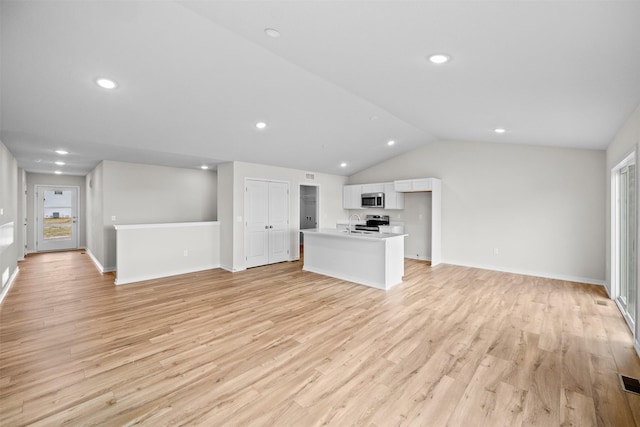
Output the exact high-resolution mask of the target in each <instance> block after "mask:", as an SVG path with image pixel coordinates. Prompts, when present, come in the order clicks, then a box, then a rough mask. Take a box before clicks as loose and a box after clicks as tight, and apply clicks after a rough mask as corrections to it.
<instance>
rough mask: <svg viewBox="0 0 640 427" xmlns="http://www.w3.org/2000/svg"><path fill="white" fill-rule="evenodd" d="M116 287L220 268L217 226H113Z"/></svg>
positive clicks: (212, 224)
mask: <svg viewBox="0 0 640 427" xmlns="http://www.w3.org/2000/svg"><path fill="white" fill-rule="evenodd" d="M116 233H117V260H118V261H117V268H118V270H117V277H116V285H122V284H125V283H131V282H139V281H142V280H150V279H157V278H160V277H168V276H175V275H178V274H186V273H193V272H196V271H202V270H210V269H213V268H218V267H220V223H219V222H213V221H212V222H180V223H176V224H167V223H164V224H142V225H116Z"/></svg>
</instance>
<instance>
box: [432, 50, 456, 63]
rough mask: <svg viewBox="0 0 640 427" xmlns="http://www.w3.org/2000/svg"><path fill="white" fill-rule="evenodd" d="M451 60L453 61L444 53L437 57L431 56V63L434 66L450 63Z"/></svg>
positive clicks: (437, 54)
mask: <svg viewBox="0 0 640 427" xmlns="http://www.w3.org/2000/svg"><path fill="white" fill-rule="evenodd" d="M450 60H451V57H450V56H449V55H445V54H443V53H436V54H435V55H431V56H430V57H429V61H431V62H432V63H434V64H444V63H445V62H449V61H450Z"/></svg>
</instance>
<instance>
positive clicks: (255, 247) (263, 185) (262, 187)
mask: <svg viewBox="0 0 640 427" xmlns="http://www.w3.org/2000/svg"><path fill="white" fill-rule="evenodd" d="M244 216H245V227H246V228H245V234H244V235H245V244H244V253H245V266H246V267H247V268H249V267H255V266H258V265H265V264H268V263H269V183H268V182H266V181H258V180H253V179H247V180H246V183H245V193H244Z"/></svg>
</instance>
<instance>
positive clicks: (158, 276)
mask: <svg viewBox="0 0 640 427" xmlns="http://www.w3.org/2000/svg"><path fill="white" fill-rule="evenodd" d="M214 268H220V265H205V266H202V267H199V268H196V269H183V270H173V271H165V272H163V273H162V274H148V275H145V276H136V277H127V278H126V279H121V278H119V277H116V280H115V282H114V283H115V284H116V285H126V284H127V283H135V282H143V281H145V280H153V279H162V278H164V277H171V276H178V275H180V274H188V273H196V272H198V271H205V270H213V269H214Z"/></svg>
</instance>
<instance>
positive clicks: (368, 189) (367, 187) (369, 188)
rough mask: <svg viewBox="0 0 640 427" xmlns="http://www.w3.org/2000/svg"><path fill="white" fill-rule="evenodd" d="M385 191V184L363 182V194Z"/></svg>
mask: <svg viewBox="0 0 640 427" xmlns="http://www.w3.org/2000/svg"><path fill="white" fill-rule="evenodd" d="M383 191H384V184H382V183H380V184H362V194H367V193H382V192H383Z"/></svg>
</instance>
